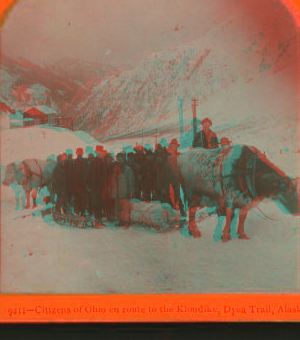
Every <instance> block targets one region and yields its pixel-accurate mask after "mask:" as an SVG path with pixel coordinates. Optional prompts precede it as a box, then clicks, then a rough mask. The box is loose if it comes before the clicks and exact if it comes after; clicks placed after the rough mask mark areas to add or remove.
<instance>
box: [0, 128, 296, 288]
mask: <svg viewBox="0 0 300 340" xmlns="http://www.w3.org/2000/svg"><path fill="white" fill-rule="evenodd" d="M246 136H247V135H246V134H245V141H246V140H247V138H246ZM171 137H172V136H171ZM85 140H87V141H89V139H88V138H87V139H85ZM167 140H168V141H170V140H169V138H167ZM138 142H140V141H138ZM143 143H144V144H145V143H150V144H151V145H154V139H153V138H152V140H151V138H149V139H148V140H147V139H146V140H144V141H143ZM102 144H104V143H102ZM128 144H131V145H135V144H136V143H135V142H134V141H130V140H125V141H110V142H107V143H105V144H104V145H105V146H106V148H107V150H109V151H115V152H117V151H119V150H121V149H122V148H123V147H124V146H126V145H128ZM87 145H88V144H87V143H85V142H84V141H83V140H82V138H78V134H77V136H76V134H73V133H72V132H70V131H67V130H64V129H60V130H53V129H46V128H36V127H33V128H26V129H25V128H24V129H16V130H7V131H4V132H3V133H2V135H1V164H8V163H9V162H11V161H15V160H22V159H24V158H42V159H45V158H46V157H47V156H49V155H50V154H52V153H53V154H55V155H56V154H58V153H60V152H63V151H65V150H66V149H67V148H71V149H73V151H74V152H75V150H76V148H77V147H83V148H85V147H86V146H87ZM93 145H94V144H93ZM16 146H17V147H16ZM272 147H273V148H274V149H276V145H275V146H274V145H272ZM278 150H279V149H278ZM271 156H272V157H273V158H272V159H271V160H272V161H273V162H274V163H275V164H276V165H277V166H278V167H280V168H281V169H282V170H284V171H286V172H287V173H288V174H289V175H291V176H298V164H299V158H298V154H295V153H292V152H291V151H290V152H286V153H284V154H280V153H279V152H278V153H276V154H275V153H274V154H273V155H271ZM14 207H15V201H14V196H13V193H12V189H11V188H7V187H3V186H1V291H2V292H3V293H4V292H5V293H208V292H296V291H298V290H299V270H298V268H299V260H300V259H299V245H300V243H299V241H300V239H299V218H296V217H293V216H289V215H284V214H283V212H281V211H280V210H279V208H277V206H276V205H275V204H274V203H272V202H264V203H262V204H261V205H260V209H261V211H263V213H264V214H265V215H267V216H268V217H270V218H271V219H267V218H266V217H264V216H263V215H262V214H261V213H260V212H259V211H257V210H255V211H251V212H250V213H249V215H248V218H247V220H246V223H245V231H246V233H247V234H248V236H249V237H250V240H238V239H233V240H232V241H230V242H228V243H222V242H215V241H214V240H213V233H214V229H215V227H216V225H217V217H216V216H212V217H209V218H207V219H206V220H204V221H203V222H201V232H202V237H201V238H199V239H195V238H192V237H188V236H187V233H186V229H179V228H175V229H174V230H172V231H169V232H165V233H159V232H157V231H154V230H153V229H150V228H146V227H143V226H137V225H135V226H130V227H129V228H128V229H123V228H117V227H114V226H113V224H107V226H106V227H104V228H102V229H99V230H96V229H74V228H67V227H61V226H58V225H56V224H55V223H54V222H53V221H51V218H50V217H49V219H48V221H45V220H43V219H42V217H41V216H36V217H34V218H33V217H32V216H30V217H26V218H24V219H22V218H20V219H16V220H15V217H17V216H18V215H20V214H21V213H20V212H16V211H15V210H14ZM199 226H200V224H199Z"/></svg>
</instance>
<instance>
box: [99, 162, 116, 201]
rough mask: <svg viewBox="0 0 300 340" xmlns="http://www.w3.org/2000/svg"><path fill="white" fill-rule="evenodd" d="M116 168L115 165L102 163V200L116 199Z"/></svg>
mask: <svg viewBox="0 0 300 340" xmlns="http://www.w3.org/2000/svg"><path fill="white" fill-rule="evenodd" d="M118 168H119V167H118V166H117V165H116V163H106V162H104V179H105V180H104V186H103V198H104V199H112V198H116V197H117V195H118Z"/></svg>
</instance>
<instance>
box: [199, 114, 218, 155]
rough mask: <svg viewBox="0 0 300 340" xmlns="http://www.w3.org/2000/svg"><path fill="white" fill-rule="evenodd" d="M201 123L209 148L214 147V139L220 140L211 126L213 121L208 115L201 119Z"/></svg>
mask: <svg viewBox="0 0 300 340" xmlns="http://www.w3.org/2000/svg"><path fill="white" fill-rule="evenodd" d="M201 125H202V131H203V132H204V133H205V135H206V139H207V143H208V149H213V148H214V147H215V144H216V143H215V142H213V141H216V140H218V137H217V134H216V133H215V132H214V131H212V130H211V129H210V127H211V126H212V121H211V120H210V119H209V118H207V117H206V118H204V119H203V120H202V121H201Z"/></svg>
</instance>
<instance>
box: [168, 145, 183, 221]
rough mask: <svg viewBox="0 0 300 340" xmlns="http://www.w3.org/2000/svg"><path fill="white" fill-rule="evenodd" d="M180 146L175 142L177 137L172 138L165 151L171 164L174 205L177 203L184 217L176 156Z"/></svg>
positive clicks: (178, 153)
mask: <svg viewBox="0 0 300 340" xmlns="http://www.w3.org/2000/svg"><path fill="white" fill-rule="evenodd" d="M179 147H180V144H179V143H178V142H177V139H172V141H171V143H170V145H169V147H168V149H167V151H168V152H169V157H168V162H169V164H170V166H171V171H172V176H171V182H172V183H171V184H172V187H173V191H174V206H173V208H174V209H176V207H177V204H178V205H179V209H180V214H181V216H183V217H185V216H186V212H185V210H184V205H183V203H182V200H181V197H180V175H179V170H178V167H177V157H178V156H179V155H180V152H179V151H178V150H177V149H178V148H179Z"/></svg>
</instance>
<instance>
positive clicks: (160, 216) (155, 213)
mask: <svg viewBox="0 0 300 340" xmlns="http://www.w3.org/2000/svg"><path fill="white" fill-rule="evenodd" d="M121 204H122V214H121V217H122V219H123V220H124V222H131V223H140V224H146V225H149V226H152V227H156V226H162V225H165V224H170V223H172V222H175V221H179V219H180V215H179V212H177V211H176V210H173V209H172V208H171V206H170V205H169V204H167V203H163V204H162V203H160V202H151V203H150V202H142V201H139V200H136V199H133V200H122V202H121Z"/></svg>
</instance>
